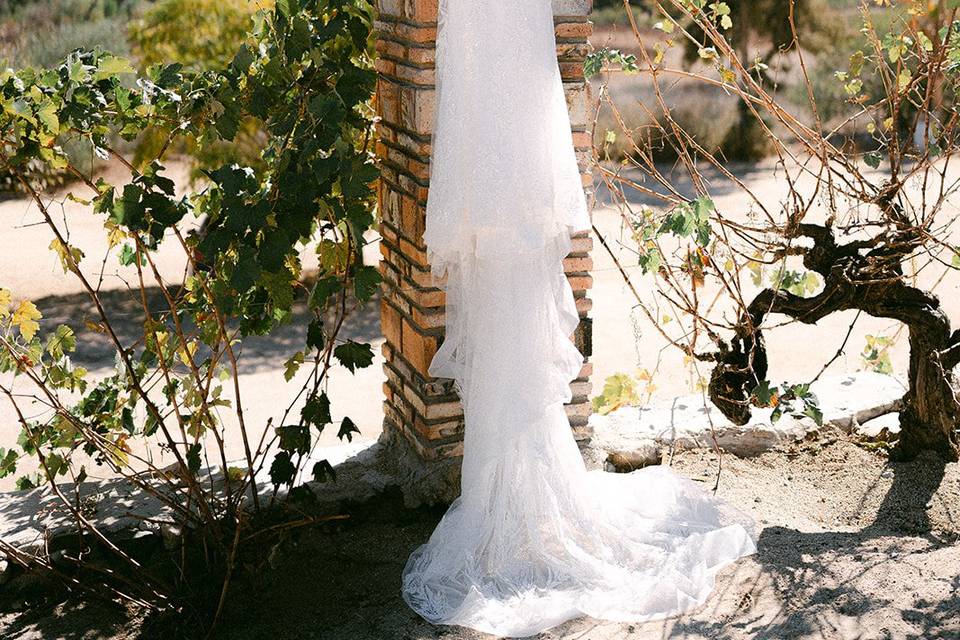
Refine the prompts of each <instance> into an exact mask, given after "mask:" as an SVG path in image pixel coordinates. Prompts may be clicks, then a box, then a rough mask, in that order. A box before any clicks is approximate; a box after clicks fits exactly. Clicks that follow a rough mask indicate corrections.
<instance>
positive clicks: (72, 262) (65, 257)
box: [50, 238, 83, 273]
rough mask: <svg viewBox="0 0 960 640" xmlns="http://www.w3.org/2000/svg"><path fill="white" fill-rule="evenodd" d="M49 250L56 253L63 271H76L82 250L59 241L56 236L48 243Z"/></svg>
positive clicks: (81, 256)
mask: <svg viewBox="0 0 960 640" xmlns="http://www.w3.org/2000/svg"><path fill="white" fill-rule="evenodd" d="M50 250H51V251H53V252H54V253H56V254H57V257H58V258H60V267H61V268H62V269H63V272H64V273H67V272H68V271H76V270H77V268H78V265H79V264H80V260H81V259H82V258H83V251H81V250H80V249H78V248H77V247H71V246H70V245H67V244H64V243H62V242H60V240H58V239H57V238H54V239H53V241H52V242H51V243H50Z"/></svg>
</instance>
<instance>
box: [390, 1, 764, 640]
mask: <svg viewBox="0 0 960 640" xmlns="http://www.w3.org/2000/svg"><path fill="white" fill-rule="evenodd" d="M437 74H438V105H437V115H436V124H435V128H434V140H433V164H432V170H431V188H430V195H429V201H428V207H427V229H426V233H425V239H426V242H427V246H428V248H429V250H430V252H431V256H432V262H433V265H434V269H435V272H436V273H437V275H441V274H442V275H445V276H446V283H445V289H446V295H447V325H446V338H445V340H444V342H443V344H442V346H441V348H440V350H439V352H438V353H437V355H436V357H435V358H434V361H433V363H432V365H431V370H430V373H431V374H432V375H434V376H437V377H448V378H453V379H454V380H455V381H456V385H457V389H458V392H459V394H460V396H461V399H462V401H463V406H464V414H465V419H466V428H465V442H464V456H463V471H462V479H461V495H460V497H459V498H458V499H457V500H456V501H455V502H454V503H453V504H452V505H451V507H450V509H449V510H448V511H447V513H446V514H445V515H444V517H443V519H442V520H441V522H440V523H439V525H438V526H437V528H436V530H435V531H434V533H433V535H432V536H431V537H430V540H429V541H428V542H427V543H426V544H425V545H423V546H422V547H420V548H419V549H418V550H417V551H415V552H414V553H413V554H412V555H411V557H410V559H409V561H408V562H407V566H406V568H405V570H404V576H403V595H404V598H405V600H406V601H407V602H408V603H409V605H410V606H411V607H412V608H413V609H414V610H415V611H417V612H418V613H419V614H420V615H422V616H423V617H424V618H425V619H427V620H429V621H431V622H434V623H443V624H457V625H463V626H466V627H471V628H474V629H478V630H481V631H486V632H489V633H493V634H498V635H506V636H524V635H531V634H534V633H537V632H539V631H543V630H545V629H547V628H549V627H552V626H554V625H556V624H559V623H561V622H563V621H565V620H568V619H571V618H574V617H578V616H581V615H590V616H593V617H596V618H601V619H607V620H619V621H630V622H641V621H644V620H649V619H653V618H660V617H665V616H669V615H673V614H676V613H679V612H682V611H685V610H688V609H690V608H692V607H695V606H697V605H699V604H701V603H702V602H703V601H704V600H705V599H706V598H707V596H708V595H709V593H710V591H711V590H712V587H713V579H714V575H715V574H716V573H717V571H719V569H720V568H722V567H723V566H725V565H726V564H728V563H730V562H732V561H734V560H735V559H737V558H739V557H741V556H744V555H749V554H750V553H752V552H753V551H754V549H755V547H754V542H753V539H752V537H751V535H750V533H749V532H748V527H747V526H744V525H743V524H738V523H736V522H735V519H730V518H729V517H728V516H726V515H724V514H723V513H722V511H723V508H722V505H721V504H720V503H719V502H718V501H716V500H715V499H714V498H713V497H712V496H711V495H709V494H708V493H706V492H705V491H703V490H702V489H701V488H700V487H698V486H696V485H695V484H694V483H693V482H691V481H689V480H686V479H684V478H681V477H680V476H678V475H676V474H674V473H673V472H672V471H670V470H669V469H668V468H665V467H651V468H647V469H643V470H640V471H636V472H633V473H630V474H608V473H604V472H597V471H591V472H588V471H587V470H586V468H585V466H584V462H583V459H582V457H581V455H580V452H579V449H578V447H577V445H576V442H575V441H574V438H573V435H572V433H571V430H570V425H569V422H568V420H567V417H566V414H565V412H564V409H563V404H564V402H568V401H569V400H570V397H571V392H570V387H569V382H570V381H571V380H572V379H573V378H575V377H577V375H578V374H579V372H580V369H581V367H582V364H583V358H582V356H581V354H580V353H579V352H578V351H577V349H576V348H575V347H574V345H573V343H572V341H571V340H570V336H571V334H572V333H573V331H574V329H575V328H576V325H577V322H578V315H577V311H576V307H575V304H574V299H573V293H572V291H571V289H570V285H569V283H568V282H567V279H566V276H565V275H564V272H563V266H562V261H563V258H564V257H565V256H566V255H567V253H569V250H570V246H571V245H570V233H571V232H572V231H576V230H580V229H586V228H588V227H589V219H588V216H587V210H586V203H585V201H584V196H583V190H582V187H581V185H580V178H579V173H578V171H577V166H576V160H575V157H574V152H573V146H572V142H571V140H570V133H569V130H570V129H569V125H570V120H569V116H568V113H567V108H566V103H565V100H564V96H563V90H562V84H561V80H560V75H559V71H558V69H557V62H556V57H555V42H554V37H553V17H552V12H551V8H550V2H549V0H511V1H510V2H505V3H499V2H497V3H494V2H481V1H479V0H441V7H440V33H439V36H438V51H437ZM492 88H496V90H495V91H491V89H492Z"/></svg>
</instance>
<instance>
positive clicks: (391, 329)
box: [380, 301, 403, 351]
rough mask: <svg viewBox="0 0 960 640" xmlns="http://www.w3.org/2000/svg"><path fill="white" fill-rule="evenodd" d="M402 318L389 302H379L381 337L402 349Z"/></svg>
mask: <svg viewBox="0 0 960 640" xmlns="http://www.w3.org/2000/svg"><path fill="white" fill-rule="evenodd" d="M401 323H402V319H401V318H400V313H399V312H398V311H397V310H396V309H394V308H393V305H391V304H390V303H389V302H386V301H383V302H381V303H380V328H381V330H382V332H383V337H384V338H386V340H387V342H391V343H393V345H394V346H395V347H397V348H399V349H400V350H401V351H402V350H403V342H402V340H403V337H402V335H403V334H402V327H401Z"/></svg>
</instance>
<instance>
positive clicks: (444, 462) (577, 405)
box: [376, 0, 593, 502]
mask: <svg viewBox="0 0 960 640" xmlns="http://www.w3.org/2000/svg"><path fill="white" fill-rule="evenodd" d="M454 1H461V0H454ZM470 1H472V0H470ZM591 4H592V0H553V9H554V15H555V25H556V35H557V57H558V59H559V61H560V70H561V75H562V77H563V81H564V89H565V91H566V95H567V103H568V107H569V110H570V118H571V124H572V127H573V140H574V145H575V147H576V150H577V156H578V159H579V161H580V166H581V170H582V172H583V184H584V186H585V188H587V189H589V188H590V185H591V180H590V175H589V162H590V156H591V154H590V144H591V140H590V134H589V129H588V108H587V104H588V91H589V88H588V86H587V84H586V82H585V81H584V77H583V61H584V57H585V56H586V54H587V51H588V45H587V38H588V36H589V35H590V32H591V25H590V23H589V22H588V21H587V16H588V15H589V13H590V9H591ZM378 9H379V16H378V20H377V23H376V27H377V31H378V36H377V45H376V46H377V53H378V54H379V55H378V60H377V72H378V80H377V105H378V107H377V109H378V115H379V116H380V122H379V124H378V134H379V142H378V145H377V153H378V155H379V157H380V165H381V169H382V174H381V175H382V177H381V180H380V185H379V192H378V201H379V209H380V216H381V225H380V233H381V235H382V238H383V240H382V242H381V245H380V246H381V253H382V254H383V260H382V262H381V272H382V274H383V279H384V291H383V301H382V304H381V323H382V327H383V334H384V337H385V338H386V343H385V344H384V346H383V352H384V357H385V359H386V364H385V366H384V369H385V372H386V382H385V385H384V392H385V395H386V401H385V403H384V414H385V415H384V424H383V431H384V432H383V436H382V437H381V442H382V443H383V444H384V445H385V447H387V448H388V449H391V450H394V451H395V452H397V453H399V454H400V455H399V458H401V459H402V460H403V463H404V468H405V469H406V470H407V471H409V472H412V477H411V478H410V479H411V482H409V483H407V485H408V486H407V487H406V488H407V489H408V490H412V492H413V493H415V494H416V496H415V497H414V498H413V501H414V502H419V501H445V500H450V499H452V498H453V497H455V496H456V494H457V492H458V491H459V484H458V471H459V457H460V456H461V455H462V453H463V412H462V410H461V407H460V404H459V401H458V399H457V396H456V394H455V392H454V390H453V388H452V383H451V382H450V381H449V380H440V379H434V378H430V377H429V376H428V375H427V367H428V366H429V364H430V360H431V358H433V354H434V353H435V352H436V350H437V346H438V344H439V343H440V342H441V341H442V340H443V327H444V294H443V292H442V291H441V290H440V289H438V288H437V287H436V286H434V283H433V281H432V278H431V276H430V265H429V263H428V262H427V255H426V249H425V245H424V243H423V230H424V223H425V211H426V202H427V187H428V182H429V163H430V133H431V128H432V125H433V112H434V100H435V90H434V59H435V58H434V40H435V38H436V20H437V0H378ZM490 90H491V91H496V90H497V89H496V87H491V88H490ZM592 247H593V240H592V238H591V237H590V235H589V234H587V233H584V234H581V235H579V236H577V237H576V238H575V239H574V247H573V252H572V253H571V254H570V256H569V257H567V259H566V260H565V261H564V267H565V270H566V272H567V275H568V277H569V278H570V282H571V285H572V286H573V290H574V296H575V298H576V301H577V309H578V310H579V312H580V317H581V318H582V320H581V322H580V326H579V327H578V329H577V333H576V335H575V340H576V343H577V346H578V347H579V348H580V350H581V352H582V353H583V354H584V356H585V359H586V358H589V356H590V352H591V325H590V319H589V318H588V317H587V314H588V312H589V311H590V307H591V300H590V298H589V297H588V296H587V292H588V290H589V289H590V287H591V286H592V284H593V281H592V277H591V276H590V270H591V269H592V266H593V263H592V259H591V258H590V251H591V249H592ZM591 372H592V365H591V364H590V363H589V362H586V361H585V362H584V367H583V370H582V371H581V374H580V377H579V378H578V379H577V380H576V381H574V382H573V384H572V388H573V392H574V398H573V401H572V402H571V403H570V404H569V405H568V406H567V415H568V416H569V417H570V424H571V426H572V427H573V429H574V434H575V436H576V437H577V439H578V440H580V441H584V440H586V439H588V438H589V436H590V433H589V428H588V426H587V419H588V418H589V415H590V402H589V395H590V390H591V386H590V374H591ZM408 493H409V491H408ZM408 497H409V495H408Z"/></svg>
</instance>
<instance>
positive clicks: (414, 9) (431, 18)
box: [404, 0, 439, 22]
mask: <svg viewBox="0 0 960 640" xmlns="http://www.w3.org/2000/svg"><path fill="white" fill-rule="evenodd" d="M404 4H405V5H406V6H405V11H404V13H405V14H406V16H407V18H409V19H410V20H413V21H414V22H436V21H437V5H438V4H439V3H438V2H437V0H405V2H404Z"/></svg>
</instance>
